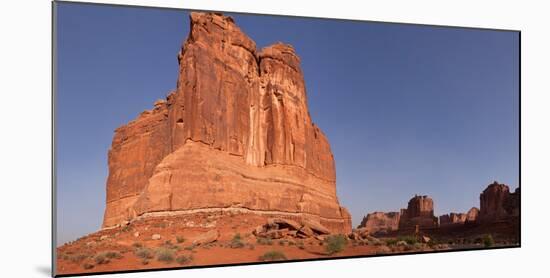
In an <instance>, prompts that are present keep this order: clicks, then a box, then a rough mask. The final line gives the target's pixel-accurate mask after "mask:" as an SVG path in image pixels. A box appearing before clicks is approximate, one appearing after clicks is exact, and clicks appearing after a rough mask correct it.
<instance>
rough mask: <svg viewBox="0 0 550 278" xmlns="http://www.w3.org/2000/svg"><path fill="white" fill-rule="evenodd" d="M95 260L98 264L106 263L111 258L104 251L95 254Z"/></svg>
mask: <svg viewBox="0 0 550 278" xmlns="http://www.w3.org/2000/svg"><path fill="white" fill-rule="evenodd" d="M94 261H95V263H96V264H106V263H108V262H109V258H107V256H105V254H104V253H99V254H97V255H95V256H94Z"/></svg>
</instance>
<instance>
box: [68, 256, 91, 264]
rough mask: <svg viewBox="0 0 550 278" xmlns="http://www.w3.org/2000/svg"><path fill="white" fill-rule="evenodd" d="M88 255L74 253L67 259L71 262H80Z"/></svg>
mask: <svg viewBox="0 0 550 278" xmlns="http://www.w3.org/2000/svg"><path fill="white" fill-rule="evenodd" d="M88 257H89V256H88V255H86V254H74V255H72V256H69V260H70V261H71V262H73V263H80V262H82V261H83V260H84V259H86V258H88Z"/></svg>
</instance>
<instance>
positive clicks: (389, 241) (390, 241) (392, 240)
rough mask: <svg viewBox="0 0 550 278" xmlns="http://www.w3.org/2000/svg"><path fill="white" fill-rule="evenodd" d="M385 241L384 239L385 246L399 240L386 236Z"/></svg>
mask: <svg viewBox="0 0 550 278" xmlns="http://www.w3.org/2000/svg"><path fill="white" fill-rule="evenodd" d="M385 241H386V245H387V246H393V245H395V244H397V242H398V241H399V240H397V238H388V239H386V240H385Z"/></svg>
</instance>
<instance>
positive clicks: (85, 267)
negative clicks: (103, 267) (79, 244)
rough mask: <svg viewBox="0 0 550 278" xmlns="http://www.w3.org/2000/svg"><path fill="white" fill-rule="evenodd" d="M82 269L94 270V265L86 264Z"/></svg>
mask: <svg viewBox="0 0 550 278" xmlns="http://www.w3.org/2000/svg"><path fill="white" fill-rule="evenodd" d="M82 267H83V268H84V269H92V268H94V265H93V264H91V263H84V264H83V265H82Z"/></svg>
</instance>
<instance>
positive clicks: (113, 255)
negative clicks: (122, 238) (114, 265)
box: [103, 251, 122, 259]
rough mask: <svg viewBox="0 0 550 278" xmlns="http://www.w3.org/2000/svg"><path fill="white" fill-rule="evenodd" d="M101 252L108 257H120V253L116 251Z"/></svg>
mask: <svg viewBox="0 0 550 278" xmlns="http://www.w3.org/2000/svg"><path fill="white" fill-rule="evenodd" d="M103 254H104V255H105V257H107V258H109V259H120V258H122V255H121V254H120V253H119V252H117V251H105V252H103Z"/></svg>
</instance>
